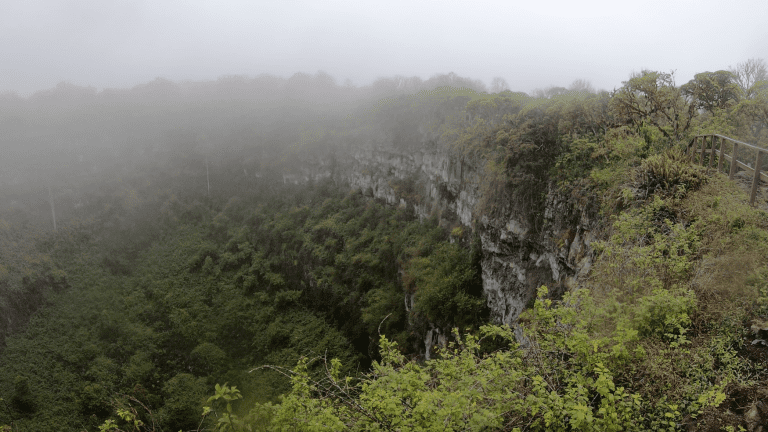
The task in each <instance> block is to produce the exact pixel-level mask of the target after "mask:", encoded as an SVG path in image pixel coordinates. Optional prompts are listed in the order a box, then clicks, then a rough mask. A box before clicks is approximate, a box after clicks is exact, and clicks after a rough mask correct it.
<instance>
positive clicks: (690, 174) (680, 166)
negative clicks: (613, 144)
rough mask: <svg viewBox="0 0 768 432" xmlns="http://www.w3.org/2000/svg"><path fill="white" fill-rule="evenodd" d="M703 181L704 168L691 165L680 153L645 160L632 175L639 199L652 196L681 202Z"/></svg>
mask: <svg viewBox="0 0 768 432" xmlns="http://www.w3.org/2000/svg"><path fill="white" fill-rule="evenodd" d="M706 181H707V177H706V170H705V169H704V168H702V167H700V166H697V165H692V164H691V163H690V162H689V161H688V157H687V156H686V155H685V153H683V152H682V151H681V150H678V149H671V150H667V151H666V152H665V153H663V154H658V155H653V156H650V157H648V158H647V159H645V160H644V161H643V162H642V163H641V164H640V167H638V168H637V170H636V171H635V173H634V178H633V183H634V184H633V185H634V187H635V188H636V189H637V190H638V192H639V193H640V196H641V197H642V198H647V197H648V196H651V195H654V194H660V195H669V194H674V195H675V196H677V197H679V198H682V197H683V196H685V193H687V192H688V191H691V190H696V189H698V188H699V187H700V186H701V185H703V184H704V183H705V182H706Z"/></svg>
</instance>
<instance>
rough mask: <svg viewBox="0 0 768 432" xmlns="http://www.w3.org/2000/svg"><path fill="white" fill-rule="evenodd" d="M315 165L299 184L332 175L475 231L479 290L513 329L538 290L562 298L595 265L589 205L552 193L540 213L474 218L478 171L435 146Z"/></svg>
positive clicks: (359, 152) (357, 153)
mask: <svg viewBox="0 0 768 432" xmlns="http://www.w3.org/2000/svg"><path fill="white" fill-rule="evenodd" d="M313 165H314V166H313V168H311V169H309V170H307V171H305V172H304V174H302V177H303V178H305V179H309V178H315V179H319V178H323V177H327V176H328V175H331V170H332V171H333V174H332V175H333V176H334V178H335V179H336V180H337V181H339V182H343V183H346V184H348V185H349V186H351V187H352V188H354V189H357V190H360V191H361V192H363V193H364V194H367V195H369V196H372V197H376V198H379V199H383V200H385V201H386V202H387V203H389V204H391V205H396V206H413V209H414V211H415V213H416V214H417V215H418V216H419V217H429V216H432V215H436V216H437V217H438V218H439V219H440V221H441V223H442V224H444V225H446V226H449V227H450V226H456V225H462V226H464V227H467V228H470V229H471V230H473V231H474V232H476V233H477V234H478V235H479V237H480V239H481V242H482V249H483V259H482V278H483V290H484V292H485V295H486V298H487V302H488V306H489V308H490V310H491V314H492V318H493V320H494V321H496V322H497V323H506V324H513V323H514V322H515V321H516V319H517V318H518V316H519V314H520V313H521V312H522V311H523V309H524V308H525V306H526V304H528V303H529V302H530V301H531V299H532V298H533V297H534V296H535V294H536V289H537V288H538V287H539V286H541V285H547V286H548V287H549V288H550V290H551V291H552V290H556V291H557V290H559V291H561V292H562V291H563V290H565V289H566V288H568V287H570V286H573V285H575V284H577V283H578V279H579V277H582V276H584V275H585V274H586V273H587V272H588V271H589V268H590V266H591V264H592V249H591V247H590V244H591V243H592V241H593V240H594V238H595V232H594V229H595V228H596V227H595V223H594V221H593V220H592V219H591V218H590V217H589V214H590V206H589V205H588V204H589V203H579V202H575V201H574V199H572V198H570V197H567V196H562V195H561V194H558V193H557V192H556V190H555V188H553V187H550V188H549V193H548V194H547V196H546V205H545V211H544V214H543V215H539V216H538V217H529V216H530V215H527V214H525V211H524V210H521V209H520V208H519V206H516V205H515V203H508V205H505V206H504V208H505V209H506V210H503V211H502V212H501V214H502V216H500V217H499V216H497V217H494V218H489V217H486V216H479V215H477V214H476V209H477V204H478V202H479V201H480V200H481V198H482V197H481V196H480V193H481V192H480V181H481V178H480V176H481V175H482V170H481V169H480V168H479V167H477V166H473V165H472V164H471V163H468V162H466V161H463V160H461V159H459V158H458V157H456V156H453V155H452V154H450V153H449V152H448V151H447V150H446V149H442V148H440V147H439V146H435V145H426V144H425V145H422V146H420V147H419V148H418V149H410V150H401V149H395V148H392V147H383V146H378V147H377V146H369V147H367V148H358V149H350V150H349V151H347V152H339V153H337V154H336V156H335V159H334V161H333V163H330V162H328V161H325V162H324V163H316V164H313ZM532 221H533V222H532ZM534 225H535V226H534ZM407 303H408V299H406V304H407ZM446 330H447V329H437V328H435V329H434V331H430V332H428V334H427V335H426V336H425V337H427V338H428V339H435V342H437V340H438V339H439V337H443V338H444V334H445V331H446ZM425 342H426V345H427V347H429V346H430V343H429V341H426V340H425ZM427 351H429V349H427Z"/></svg>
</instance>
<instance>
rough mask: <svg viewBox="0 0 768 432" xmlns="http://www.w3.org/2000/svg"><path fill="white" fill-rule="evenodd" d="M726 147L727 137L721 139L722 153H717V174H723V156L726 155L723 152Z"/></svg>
mask: <svg viewBox="0 0 768 432" xmlns="http://www.w3.org/2000/svg"><path fill="white" fill-rule="evenodd" d="M724 146H725V137H722V136H721V137H720V151H719V152H718V153H717V172H719V173H720V172H723V159H725V158H724V157H723V155H725V150H723V147H724Z"/></svg>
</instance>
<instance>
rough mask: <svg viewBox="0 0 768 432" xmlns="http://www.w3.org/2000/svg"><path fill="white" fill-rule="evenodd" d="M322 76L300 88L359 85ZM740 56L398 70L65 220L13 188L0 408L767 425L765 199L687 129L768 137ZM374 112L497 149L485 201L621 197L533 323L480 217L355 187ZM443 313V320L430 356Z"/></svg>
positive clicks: (166, 416)
mask: <svg viewBox="0 0 768 432" xmlns="http://www.w3.org/2000/svg"><path fill="white" fill-rule="evenodd" d="M303 78H305V80H304V81H302V77H297V78H295V79H293V78H292V80H293V81H291V82H290V83H287V84H286V83H283V84H281V85H284V87H283V88H282V89H283V91H285V92H287V93H291V92H294V91H298V90H296V89H300V88H304V87H302V86H305V87H306V89H312V90H313V91H317V92H318V93H317V94H315V95H316V96H317V95H319V96H318V97H325V96H328V95H333V94H336V93H334V92H340V91H341V90H340V89H339V88H337V87H335V85H334V84H333V83H332V82H331V83H328V82H326V81H324V80H323V79H322V78H323V77H314V78H312V77H303ZM738 78H739V76H738V74H735V73H732V72H723V71H718V72H715V73H709V72H707V73H702V74H698V75H696V78H695V79H694V80H692V81H691V82H690V83H687V84H685V85H683V86H680V87H678V86H676V84H675V83H674V77H673V75H672V74H667V73H661V72H654V71H643V72H641V73H640V74H636V75H634V76H632V77H631V78H630V79H629V80H628V81H627V82H626V83H624V85H623V86H622V87H621V88H620V89H618V90H617V91H615V92H613V93H608V92H599V93H596V92H591V91H587V90H586V89H585V88H586V87H585V86H583V85H579V86H575V87H574V88H573V89H571V90H567V89H557V88H555V89H550V91H546V92H542V93H541V94H540V95H538V97H530V96H528V95H525V94H519V93H512V92H509V91H503V92H500V93H497V94H492V95H489V94H484V93H480V92H477V91H475V90H472V89H471V84H472V82H471V81H462V80H460V79H458V77H455V76H445V77H443V78H442V81H441V80H436V81H439V82H435V83H432V84H435V85H432V86H430V87H429V88H427V89H425V88H423V85H422V84H423V83H421V82H399V83H389V82H387V81H386V80H385V81H382V82H379V83H378V84H377V86H373V88H370V89H368V90H367V91H369V92H370V94H373V95H375V96H376V97H380V98H384V99H385V101H383V102H381V103H378V104H369V105H365V104H364V103H363V102H360V99H358V100H357V102H356V103H359V104H360V105H361V106H363V105H364V106H366V108H368V107H370V108H369V109H360V110H358V111H356V116H352V115H350V116H344V115H342V114H343V113H342V111H343V110H341V109H340V111H339V112H337V113H336V114H335V115H334V116H331V118H324V119H323V120H322V121H319V120H318V121H317V122H314V120H312V119H310V120H312V121H308V122H307V123H303V124H302V126H301V127H295V125H294V127H289V128H287V129H286V132H284V134H283V135H281V133H279V132H276V131H277V129H269V130H270V133H273V134H274V136H273V137H272V138H274V141H273V142H268V143H266V144H264V145H263V146H260V147H258V148H259V149H260V150H259V151H260V152H261V153H260V154H259V157H258V158H257V159H258V160H256V158H255V157H250V158H249V157H246V156H245V155H248V154H250V153H249V152H250V151H251V150H249V148H248V147H247V146H242V148H239V149H238V150H232V156H231V157H219V158H216V159H211V160H210V161H209V159H208V158H207V156H206V155H205V154H203V153H204V152H203V153H194V152H189V151H187V150H189V148H188V147H184V148H185V149H186V150H185V151H176V150H178V149H176V150H172V151H169V152H168V153H167V154H165V156H166V157H164V158H162V159H158V160H156V161H145V162H143V163H139V161H136V160H134V162H135V163H136V166H137V167H140V169H138V170H136V171H130V170H121V171H119V172H118V173H117V175H104V176H103V177H101V181H100V182H99V183H98V187H96V186H95V184H93V183H89V182H87V181H84V180H82V179H80V180H77V181H75V180H72V183H71V185H72V189H73V190H74V189H77V190H78V192H72V191H70V192H67V194H68V195H66V194H64V195H63V196H62V197H61V198H59V199H60V201H61V202H62V205H60V206H58V207H57V213H58V214H60V215H61V216H60V220H59V221H58V224H57V227H58V231H56V232H51V230H50V229H46V228H42V227H44V226H45V225H43V222H42V221H45V220H46V219H45V218H47V215H48V214H49V213H47V212H46V213H44V214H45V215H46V216H40V214H41V213H40V212H38V211H36V210H35V209H36V207H35V205H31V204H30V205H27V206H26V207H24V206H20V207H18V206H17V207H16V208H10V207H9V208H5V209H4V212H3V214H2V219H1V220H0V314H2V315H0V318H2V319H0V349H1V350H2V352H0V425H7V426H3V427H0V430H10V431H27V430H30V431H32V430H34V431H49V430H50V431H53V430H56V431H58V430H89V431H97V430H98V431H102V432H106V431H112V432H114V431H129V430H130V431H161V430H163V431H176V430H183V431H193V430H220V431H257V430H264V431H273V430H286V431H287V430H340V431H341V430H361V431H362V430H402V431H406V430H509V431H545V430H546V431H548V430H563V431H567V430H578V431H619V430H655V431H674V430H686V429H687V430H738V428H739V427H744V428H746V427H749V419H748V418H747V417H746V415H747V412H748V410H750V409H754V410H759V409H758V406H757V405H756V404H755V401H756V400H757V398H758V395H760V394H763V393H765V392H768V375H767V373H766V369H765V364H766V361H768V347H765V346H763V345H761V344H760V343H755V344H753V343H752V341H754V340H759V338H758V336H760V335H762V333H760V332H761V331H764V330H761V329H763V328H764V327H768V326H766V325H765V322H766V320H768V270H767V269H768V215H767V214H766V213H765V211H763V210H760V209H756V208H753V207H750V206H749V205H748V204H747V197H746V195H745V193H744V192H743V191H742V190H740V189H739V188H738V186H737V185H736V184H734V183H732V182H730V181H729V180H727V178H726V177H725V176H723V175H719V174H717V173H714V172H713V171H712V170H709V171H707V170H706V169H705V168H701V167H698V166H692V165H690V164H689V163H688V159H687V156H686V155H685V154H684V148H685V146H686V144H687V143H688V142H689V140H690V137H691V136H692V134H694V133H700V132H727V133H728V134H729V135H730V136H733V137H734V138H739V139H744V140H748V141H751V142H755V143H758V144H765V138H766V135H765V134H766V130H768V128H767V125H766V124H765V119H764V118H763V117H761V116H762V114H761V113H762V112H763V109H764V103H763V102H762V101H763V99H761V98H764V96H765V93H766V91H767V89H768V87H766V86H765V84H764V83H763V82H762V81H760V80H759V79H758V80H752V81H749V79H747V80H746V81H744V80H739V79H738ZM262 79H263V78H262ZM305 81H306V82H305ZM318 82H319V83H321V84H322V83H325V84H323V85H324V86H325V87H323V86H321V87H322V89H324V90H322V91H321V89H319V87H318V88H316V87H313V86H315V85H319V84H318ZM744 82H751V84H750V85H749V87H748V88H746V89H745V88H743V86H742V85H743V83H744ZM302 83H303V84H302ZM310 83H314V84H310ZM160 84H163V83H155V85H156V86H157V85H160ZM262 84H263V83H262ZM459 84H462V85H459ZM463 84H467V85H463ZM582 84H583V83H582ZM161 87H164V88H165V87H167V86H161ZM587 87H588V86H587ZM402 88H410V89H411V91H410V92H407V91H400V90H397V91H395V89H402ZM291 94H293V93H291ZM328 97H330V96H328ZM353 99H354V98H353ZM282 103H283V104H284V105H281V106H284V107H291V106H293V105H296V106H295V107H296V108H297V109H298V111H297V112H300V113H304V114H306V115H307V116H310V117H311V116H312V115H314V114H312V113H313V112H314V111H313V110H314V109H315V108H313V106H312V104H311V103H310V100H309V99H307V100H303V99H291V98H288V97H287V98H285V99H284V100H282ZM246 105H247V104H246ZM351 105H355V104H351ZM246 108H247V107H246ZM246 108H243V109H246ZM299 108H300V109H299ZM206 109H207V108H206ZM247 109H248V110H251V111H249V112H250V113H251V114H253V112H254V111H252V110H253V109H254V108H253V107H252V106H251V107H250V108H247ZM201 110H202V108H201ZM201 112H207V111H205V110H202V111H201ZM51 115H53V114H51ZM105 115H106V114H105ZM158 115H159V114H158ZM270 115H272V114H270ZM270 118H271V117H270ZM219 120H221V119H219ZM219 120H217V121H219ZM273 120H274V119H273ZM260 121H263V122H264V124H268V123H269V121H270V120H269V119H261V120H260ZM224 123H225V122H223V121H222V122H221V124H218V123H217V124H218V126H217V128H212V129H211V130H215V131H217V133H219V135H216V136H218V137H222V136H224V135H221V132H222V131H224V130H225V129H226V127H225V126H224ZM201 133H202V132H200V131H195V134H197V135H194V134H193V135H194V136H197V137H200V136H202V135H200V134H201ZM177 138H178V137H177ZM196 139H197V138H196ZM222 139H223V138H222ZM233 139H234V138H233ZM169 140H170V141H172V142H176V143H177V144H179V145H180V146H181V145H182V144H184V143H187V144H189V142H188V141H186V140H185V139H182V138H179V139H178V140H176V139H169ZM358 140H364V141H365V142H366V143H372V144H371V145H382V146H384V147H386V148H388V149H394V150H396V151H400V152H408V151H410V150H415V149H419V148H430V149H434V148H442V149H444V150H443V151H448V152H450V154H451V157H453V158H456V159H458V160H461V161H462V163H466V164H467V166H471V167H473V169H476V170H477V171H478V172H477V175H478V184H477V187H478V191H479V192H478V193H479V196H478V198H480V200H479V202H478V205H477V208H475V209H474V213H473V214H474V215H475V217H476V220H480V219H481V218H495V217H500V216H504V215H509V214H510V213H515V214H518V215H522V217H526V218H528V223H529V226H531V227H533V230H534V231H536V235H545V234H546V232H545V229H544V228H542V227H544V226H545V224H546V223H547V221H546V218H545V214H546V213H547V205H548V204H547V203H548V201H547V200H548V197H549V196H551V194H554V193H556V194H559V195H561V196H567V197H569V199H570V200H571V201H570V202H569V205H571V206H573V207H574V208H575V209H576V210H575V211H574V213H576V214H578V213H584V214H586V215H587V216H588V217H589V218H593V219H594V220H596V221H599V222H600V223H599V229H598V231H599V232H597V233H596V239H595V240H594V241H592V242H591V245H590V247H591V251H588V253H590V254H592V255H591V257H592V258H593V261H592V265H591V269H590V271H589V273H588V274H587V275H585V277H583V278H582V279H580V280H579V283H578V286H575V287H573V288H572V289H570V290H568V291H566V292H565V293H563V294H562V295H561V291H559V290H558V289H555V287H554V286H551V288H553V289H552V290H551V292H550V290H548V289H547V288H546V287H541V288H540V289H539V291H538V295H537V296H536V298H535V300H533V301H532V303H531V307H530V308H529V309H528V310H526V311H525V312H523V314H522V315H521V316H520V318H519V320H518V322H517V323H516V324H515V327H514V328H510V327H507V326H497V325H492V324H490V323H488V316H489V314H488V310H487V307H486V304H485V298H484V297H483V292H482V280H481V275H482V272H481V268H480V267H481V262H482V259H483V253H484V251H483V250H482V245H481V241H480V234H482V232H481V230H482V227H481V226H480V224H479V223H478V224H476V225H475V226H458V224H457V223H456V221H455V220H449V219H448V218H445V217H441V215H440V214H439V213H440V212H438V211H436V212H435V214H434V215H433V216H432V217H421V218H420V217H417V216H416V214H415V211H414V208H415V206H418V205H420V204H423V203H424V202H425V201H426V200H427V195H428V194H427V193H425V191H424V190H423V188H422V185H420V184H418V176H416V175H410V176H409V174H408V173H406V174H405V175H401V174H403V173H398V175H397V176H395V175H392V176H391V177H390V179H391V181H390V182H389V187H391V188H392V189H393V190H394V191H395V192H396V193H397V194H398V198H402V199H403V200H404V202H405V205H402V206H400V207H399V208H394V207H391V206H388V205H386V204H384V203H383V202H380V201H379V200H376V199H374V198H372V197H370V196H368V195H370V192H369V191H362V192H349V191H348V190H347V188H346V184H345V183H343V182H340V181H339V179H340V177H339V176H338V175H337V174H336V172H335V170H336V169H338V166H337V163H338V161H340V160H342V158H341V157H338V158H336V156H329V155H336V154H337V153H334V152H338V153H343V152H346V151H349V150H351V149H353V146H354V145H356V144H355V143H356V142H357V141H358ZM234 141H238V140H237V139H234ZM238 142H239V143H240V144H237V146H240V145H241V144H242V142H240V141H238ZM285 143H291V145H293V147H281V146H282V145H283V144H285ZM182 147H183V146H182ZM411 147H412V148H411ZM227 148H229V149H232V147H227ZM208 164H210V166H212V167H213V168H215V169H213V170H212V173H209V172H207V171H206V170H205V167H206V165H208ZM302 164H310V165H311V164H321V165H323V166H324V167H327V168H328V170H329V171H330V172H331V175H330V177H326V178H324V179H319V178H321V177H322V176H312V175H309V174H306V173H304V172H303V171H301V168H300V167H301V166H307V165H302ZM292 165H295V166H296V167H294V168H291V166H292ZM201 167H202V168H203V169H201ZM249 172H250V173H251V175H249V174H248V173H249ZM254 172H256V173H258V174H259V175H258V176H255V175H253V173H254ZM285 173H292V174H293V175H295V176H297V178H298V177H300V176H303V175H305V174H306V177H307V180H306V181H303V180H302V181H300V183H302V184H300V185H294V184H291V181H290V180H288V177H285V178H284V177H282V174H285ZM363 174H365V173H363ZM57 175H64V174H62V173H58V174H57ZM209 183H210V184H213V185H214V187H212V188H211V190H210V191H209V190H208V188H207V187H206V186H207V185H208V184H209ZM201 185H203V186H201ZM443 189H444V190H443ZM443 189H440V190H439V191H438V192H439V194H440V195H441V196H443V197H444V198H446V197H447V198H451V196H452V195H451V194H452V193H453V192H451V191H450V190H448V189H447V188H443ZM4 193H6V194H7V195H8V196H12V197H13V198H14V199H20V198H19V197H22V196H28V197H34V196H37V195H35V194H38V195H39V193H38V192H34V191H32V192H30V191H27V192H20V191H19V190H18V189H16V190H13V191H11V192H4ZM25 193H26V194H27V195H24V194H25ZM30 200H31V198H30ZM38 201H39V200H38ZM11 207H12V206H11ZM38 207H40V206H38ZM43 210H46V211H47V209H46V208H44V207H43ZM563 217H565V216H563ZM532 238H533V237H532ZM547 240H550V239H547ZM433 329H440V330H441V331H442V332H443V333H442V334H443V335H445V334H448V336H447V339H446V343H445V344H444V345H440V344H438V346H436V347H434V351H433V352H430V353H429V354H430V356H428V357H427V356H425V354H426V353H424V338H425V334H427V332H431V331H432V330H433ZM450 329H454V330H453V332H452V333H450V334H449V330H450ZM427 349H429V348H427ZM425 358H429V360H425ZM760 409H762V408H760ZM756 412H757V411H756ZM760 415H763V416H764V417H762V418H763V419H764V420H762V421H765V419H768V413H761V414H760Z"/></svg>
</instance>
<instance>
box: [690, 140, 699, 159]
mask: <svg viewBox="0 0 768 432" xmlns="http://www.w3.org/2000/svg"><path fill="white" fill-rule="evenodd" d="M698 140H699V137H697V136H695V137H693V141H691V147H690V148H689V149H688V161H689V162H693V159H694V156H695V155H696V144H697V143H698Z"/></svg>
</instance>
